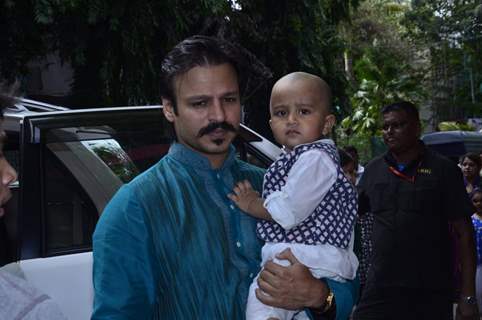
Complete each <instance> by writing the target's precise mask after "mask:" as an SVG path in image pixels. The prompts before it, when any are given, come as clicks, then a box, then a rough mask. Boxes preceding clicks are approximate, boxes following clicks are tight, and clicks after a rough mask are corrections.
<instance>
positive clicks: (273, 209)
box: [264, 150, 337, 229]
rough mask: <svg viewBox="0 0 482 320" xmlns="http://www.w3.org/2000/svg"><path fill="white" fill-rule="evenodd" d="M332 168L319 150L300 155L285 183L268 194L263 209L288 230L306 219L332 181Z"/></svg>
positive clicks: (333, 167) (334, 169)
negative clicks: (279, 188)
mask: <svg viewBox="0 0 482 320" xmlns="http://www.w3.org/2000/svg"><path fill="white" fill-rule="evenodd" d="M336 175H337V171H336V166H335V163H334V162H333V160H331V158H330V157H329V156H328V154H327V153H326V152H324V151H321V150H310V151H306V152H305V153H303V154H302V155H301V156H300V157H299V158H298V160H297V161H296V163H295V164H294V165H293V167H292V168H291V170H290V172H289V173H288V178H287V179H286V184H285V185H284V187H283V188H282V189H281V190H280V191H275V192H273V193H271V194H270V195H269V196H268V197H267V198H266V200H265V202H264V206H265V207H266V210H268V212H269V213H270V215H271V217H272V218H273V220H275V221H276V222H277V223H278V224H279V225H281V226H282V227H283V228H284V229H291V228H293V227H294V226H296V225H298V224H299V223H301V222H302V221H303V220H304V219H306V218H307V217H308V216H309V215H310V214H311V213H313V211H314V210H315V208H316V207H317V206H318V205H319V203H320V202H321V201H322V200H323V198H324V197H325V195H326V193H327V192H328V190H329V189H330V188H331V186H332V185H333V184H334V183H335V181H336Z"/></svg>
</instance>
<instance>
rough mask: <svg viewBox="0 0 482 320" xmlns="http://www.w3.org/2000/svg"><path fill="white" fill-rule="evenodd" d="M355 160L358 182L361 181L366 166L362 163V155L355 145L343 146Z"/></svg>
mask: <svg viewBox="0 0 482 320" xmlns="http://www.w3.org/2000/svg"><path fill="white" fill-rule="evenodd" d="M343 150H345V151H346V152H348V154H349V155H350V156H351V157H352V158H353V160H354V161H355V172H356V184H358V182H360V179H361V177H362V175H363V172H364V171H365V167H363V166H362V165H361V164H360V157H359V156H358V150H357V148H356V147H355V146H345V147H344V148H343Z"/></svg>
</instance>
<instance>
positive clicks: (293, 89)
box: [229, 72, 358, 320]
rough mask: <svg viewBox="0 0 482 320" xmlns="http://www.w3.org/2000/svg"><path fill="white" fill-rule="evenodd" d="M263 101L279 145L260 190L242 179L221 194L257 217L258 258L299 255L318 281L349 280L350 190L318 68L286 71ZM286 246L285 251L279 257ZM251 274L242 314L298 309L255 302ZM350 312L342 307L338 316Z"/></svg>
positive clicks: (288, 315)
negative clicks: (260, 245) (315, 70)
mask: <svg viewBox="0 0 482 320" xmlns="http://www.w3.org/2000/svg"><path fill="white" fill-rule="evenodd" d="M269 109H270V115H271V118H270V121H269V123H270V126H271V130H272V131H273V135H274V137H275V139H276V141H277V142H278V143H279V144H281V145H282V146H283V151H284V152H283V154H282V155H280V156H279V157H278V159H277V160H276V161H275V162H273V163H272V164H271V166H270V167H269V168H268V170H267V172H266V174H265V176H264V179H263V194H262V197H260V196H259V194H258V192H256V191H255V190H254V189H253V188H252V187H251V184H250V183H249V181H240V182H239V183H237V184H236V186H235V187H234V189H233V193H232V194H231V195H229V198H230V199H231V200H233V201H234V202H235V203H236V205H237V206H238V207H239V208H240V209H242V210H243V211H244V212H246V213H248V214H249V215H251V216H253V217H255V218H258V219H262V220H260V221H259V222H258V225H257V235H258V237H259V238H260V239H261V240H263V241H264V242H265V244H264V246H263V249H262V252H261V257H262V263H261V264H262V265H263V266H264V265H266V263H267V262H268V261H271V260H273V261H275V262H276V263H277V264H279V265H283V266H286V265H291V264H294V263H301V264H303V265H305V266H307V267H309V269H310V272H311V274H312V275H313V276H314V277H315V278H317V279H321V280H322V281H329V280H331V281H330V282H333V281H337V282H346V281H351V280H354V279H355V276H356V269H357V267H358V260H357V258H356V256H355V254H354V253H353V241H354V235H353V230H354V224H355V220H356V215H357V193H356V189H355V185H354V184H352V183H350V181H349V180H348V178H347V177H346V176H345V174H344V173H343V171H342V169H341V166H340V162H339V158H338V152H337V149H336V146H335V144H334V142H333V140H331V139H329V138H327V137H328V135H329V134H330V133H331V130H332V127H333V125H334V123H335V117H334V115H333V114H332V113H331V89H330V87H329V86H328V84H327V83H326V82H325V81H324V80H323V79H321V78H320V77H318V76H315V75H312V74H309V73H305V72H293V73H290V74H287V75H285V76H283V77H282V78H281V79H279V80H278V81H277V82H276V83H275V85H274V86H273V89H272V91H271V99H270V107H269ZM288 253H289V254H290V256H291V257H289V259H286V258H285V259H283V258H281V257H282V256H283V255H287V254H288ZM258 281H259V280H258V278H255V279H254V280H253V283H252V285H251V287H250V289H249V296H248V306H247V310H246V319H252V320H258V319H259V320H265V319H272V318H275V319H279V320H291V319H292V318H293V316H294V315H295V314H297V313H300V311H302V310H286V309H282V308H273V307H271V306H268V305H265V304H263V303H262V302H261V301H260V300H259V299H258V296H259V295H260V290H259V288H258ZM261 281H262V279H261ZM339 309H340V310H339V311H340V312H341V306H340V308H339ZM350 312H351V310H349V309H348V310H345V311H344V313H345V315H344V316H343V317H342V318H347V317H348V316H349V314H350ZM301 313H303V314H304V312H301Z"/></svg>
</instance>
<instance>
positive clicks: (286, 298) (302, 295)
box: [256, 249, 328, 310]
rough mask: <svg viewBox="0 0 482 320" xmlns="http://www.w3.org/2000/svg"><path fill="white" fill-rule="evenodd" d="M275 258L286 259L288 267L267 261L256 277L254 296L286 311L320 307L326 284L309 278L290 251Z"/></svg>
mask: <svg viewBox="0 0 482 320" xmlns="http://www.w3.org/2000/svg"><path fill="white" fill-rule="evenodd" d="M277 258H278V259H280V260H288V261H289V262H290V263H291V265H289V266H287V267H283V266H280V265H279V264H277V263H275V262H273V261H268V262H267V263H266V264H265V266H264V269H263V271H262V272H261V273H260V275H259V277H258V286H259V288H258V289H256V297H258V299H259V300H260V301H261V302H262V303H264V304H266V305H269V306H272V307H277V308H283V309H288V310H297V309H302V308H305V307H308V308H320V307H321V306H322V305H323V304H324V302H325V301H326V297H327V296H328V287H327V285H326V284H325V283H324V282H323V281H320V280H319V279H316V278H315V277H313V275H312V274H311V272H310V270H309V269H308V268H307V267H306V266H304V265H303V264H301V263H300V262H299V261H298V260H297V259H296V257H295V256H294V255H293V253H292V252H291V250H290V249H286V250H284V251H283V252H281V253H280V254H279V255H278V256H277Z"/></svg>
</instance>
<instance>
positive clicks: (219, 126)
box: [197, 121, 238, 138]
mask: <svg viewBox="0 0 482 320" xmlns="http://www.w3.org/2000/svg"><path fill="white" fill-rule="evenodd" d="M216 129H223V130H226V131H232V132H235V133H236V132H238V130H236V128H235V127H234V126H233V125H232V124H230V123H227V122H226V121H223V122H211V123H210V124H208V125H207V126H205V127H204V128H201V129H200V130H199V133H198V134H197V136H198V138H200V137H202V136H204V135H206V134H209V133H211V132H213V131H214V130H216Z"/></svg>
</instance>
